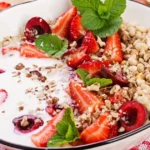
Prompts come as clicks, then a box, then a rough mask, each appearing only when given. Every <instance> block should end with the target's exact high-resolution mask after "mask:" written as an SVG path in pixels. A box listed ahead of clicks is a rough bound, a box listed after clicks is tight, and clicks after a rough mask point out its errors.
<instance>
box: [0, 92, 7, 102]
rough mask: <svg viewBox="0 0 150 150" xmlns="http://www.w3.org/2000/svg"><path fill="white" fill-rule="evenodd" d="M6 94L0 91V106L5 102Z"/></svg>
mask: <svg viewBox="0 0 150 150" xmlns="http://www.w3.org/2000/svg"><path fill="white" fill-rule="evenodd" d="M7 97H8V93H7V92H6V91H5V90H4V89H0V105H1V104H2V103H4V102H5V101H6V99H7Z"/></svg>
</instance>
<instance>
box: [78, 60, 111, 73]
mask: <svg viewBox="0 0 150 150" xmlns="http://www.w3.org/2000/svg"><path fill="white" fill-rule="evenodd" d="M108 65H109V63H108V62H107V61H104V62H101V61H86V62H84V63H83V64H81V65H80V66H79V68H82V69H85V70H87V71H88V72H89V74H91V75H92V76H93V75H97V74H99V73H100V72H101V68H102V66H108Z"/></svg>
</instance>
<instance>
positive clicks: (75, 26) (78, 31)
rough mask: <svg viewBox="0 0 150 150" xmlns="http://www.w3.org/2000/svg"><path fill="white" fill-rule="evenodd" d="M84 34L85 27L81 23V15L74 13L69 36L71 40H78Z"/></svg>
mask: <svg viewBox="0 0 150 150" xmlns="http://www.w3.org/2000/svg"><path fill="white" fill-rule="evenodd" d="M85 34H86V29H84V28H83V26H82V24H81V15H76V16H75V17H74V18H73V19H72V22H71V26H70V38H71V39H72V40H73V41H76V40H79V39H80V38H82V37H83V36H84V35H85Z"/></svg>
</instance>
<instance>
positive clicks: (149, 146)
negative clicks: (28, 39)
mask: <svg viewBox="0 0 150 150" xmlns="http://www.w3.org/2000/svg"><path fill="white" fill-rule="evenodd" d="M27 1H32V0H0V2H7V3H9V4H11V5H15V4H18V3H22V2H27ZM132 1H136V2H139V3H142V4H144V5H146V6H149V7H150V0H132ZM130 150H150V138H149V139H147V140H145V141H143V142H142V143H140V144H139V145H137V146H136V147H133V148H131V149H130Z"/></svg>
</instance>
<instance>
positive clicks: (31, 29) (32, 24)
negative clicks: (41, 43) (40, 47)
mask: <svg viewBox="0 0 150 150" xmlns="http://www.w3.org/2000/svg"><path fill="white" fill-rule="evenodd" d="M45 33H51V28H50V26H49V25H48V23H47V22H46V21H45V20H44V19H43V18H40V17H33V18H31V19H30V20H29V21H28V22H27V24H26V27H25V32H24V35H25V37H26V39H27V40H28V41H29V42H34V40H35V39H36V37H37V36H38V35H42V34H45Z"/></svg>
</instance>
